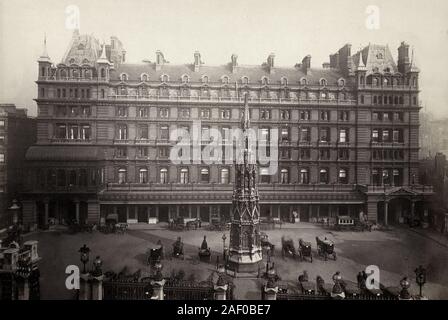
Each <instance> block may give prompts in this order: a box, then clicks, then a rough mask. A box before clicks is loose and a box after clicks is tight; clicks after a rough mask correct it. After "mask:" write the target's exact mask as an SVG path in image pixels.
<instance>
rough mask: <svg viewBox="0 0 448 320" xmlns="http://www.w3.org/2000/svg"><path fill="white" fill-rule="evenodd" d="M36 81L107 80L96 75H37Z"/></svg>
mask: <svg viewBox="0 0 448 320" xmlns="http://www.w3.org/2000/svg"><path fill="white" fill-rule="evenodd" d="M37 80H38V81H61V82H65V81H69V82H108V80H107V79H104V78H98V77H89V78H81V77H56V76H46V77H38V79H37Z"/></svg>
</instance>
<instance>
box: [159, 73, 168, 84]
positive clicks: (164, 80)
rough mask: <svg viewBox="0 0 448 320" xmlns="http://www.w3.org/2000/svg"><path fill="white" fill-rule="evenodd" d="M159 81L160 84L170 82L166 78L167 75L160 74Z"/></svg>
mask: <svg viewBox="0 0 448 320" xmlns="http://www.w3.org/2000/svg"><path fill="white" fill-rule="evenodd" d="M160 80H161V81H162V82H168V81H170V78H169V77H168V75H166V74H162V75H161V76H160Z"/></svg>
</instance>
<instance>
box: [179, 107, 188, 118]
mask: <svg viewBox="0 0 448 320" xmlns="http://www.w3.org/2000/svg"><path fill="white" fill-rule="evenodd" d="M179 118H183V119H188V118H190V109H189V108H181V109H179Z"/></svg>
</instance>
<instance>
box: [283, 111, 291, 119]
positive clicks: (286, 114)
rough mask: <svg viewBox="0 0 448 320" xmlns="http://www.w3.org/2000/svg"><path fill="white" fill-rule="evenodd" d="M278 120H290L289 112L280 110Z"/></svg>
mask: <svg viewBox="0 0 448 320" xmlns="http://www.w3.org/2000/svg"><path fill="white" fill-rule="evenodd" d="M280 119H282V120H289V119H291V114H290V113H289V110H280Z"/></svg>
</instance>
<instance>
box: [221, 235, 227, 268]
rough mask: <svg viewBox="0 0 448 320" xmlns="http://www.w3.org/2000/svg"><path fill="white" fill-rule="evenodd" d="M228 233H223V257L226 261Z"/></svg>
mask: <svg viewBox="0 0 448 320" xmlns="http://www.w3.org/2000/svg"><path fill="white" fill-rule="evenodd" d="M226 239H227V237H226V234H225V233H224V234H223V235H222V259H223V260H224V263H225V262H226Z"/></svg>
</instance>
